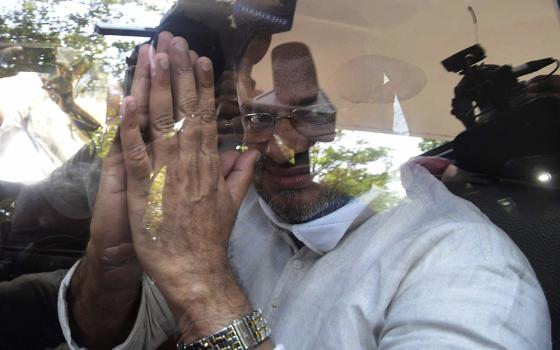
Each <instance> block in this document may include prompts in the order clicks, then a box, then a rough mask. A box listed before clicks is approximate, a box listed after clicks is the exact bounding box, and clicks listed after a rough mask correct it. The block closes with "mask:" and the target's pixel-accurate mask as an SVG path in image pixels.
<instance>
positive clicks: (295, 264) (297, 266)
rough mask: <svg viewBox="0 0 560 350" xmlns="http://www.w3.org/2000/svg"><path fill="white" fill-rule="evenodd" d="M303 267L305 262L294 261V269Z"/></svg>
mask: <svg viewBox="0 0 560 350" xmlns="http://www.w3.org/2000/svg"><path fill="white" fill-rule="evenodd" d="M302 267H303V263H302V262H301V260H294V261H292V268H293V269H294V270H301V268H302Z"/></svg>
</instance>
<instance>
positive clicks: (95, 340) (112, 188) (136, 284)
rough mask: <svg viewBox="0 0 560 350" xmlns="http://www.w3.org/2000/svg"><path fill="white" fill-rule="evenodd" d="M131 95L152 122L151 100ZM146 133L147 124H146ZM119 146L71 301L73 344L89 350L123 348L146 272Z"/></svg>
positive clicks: (139, 77) (141, 63)
mask: <svg viewBox="0 0 560 350" xmlns="http://www.w3.org/2000/svg"><path fill="white" fill-rule="evenodd" d="M150 50H151V47H150V46H149V45H144V46H143V47H142V48H141V49H140V52H139V58H138V63H137V66H136V71H135V75H134V81H135V84H133V86H137V87H140V86H142V85H144V84H149V83H150V57H149V56H150ZM142 91H143V90H141V89H136V90H132V91H131V95H133V96H135V98H136V99H137V100H138V101H142V102H141V103H139V113H141V116H142V117H144V118H147V115H148V113H149V111H148V99H147V98H146V96H142ZM143 124H144V125H143V130H145V131H146V129H147V126H148V120H147V119H146V120H144V123H143ZM125 156H127V155H123V153H122V148H121V146H120V141H119V140H115V141H114V142H113V144H112V146H111V150H110V151H109V154H108V156H107V157H106V158H105V159H103V161H102V170H101V177H100V182H99V190H98V193H97V198H96V201H95V207H94V210H93V217H92V221H91V226H90V233H91V238H90V241H89V243H88V247H87V251H86V256H85V257H84V258H83V259H82V261H81V262H80V264H79V266H78V268H77V270H76V272H75V274H74V276H73V278H72V282H71V285H70V290H69V293H68V295H67V300H68V302H69V309H70V320H69V321H70V325H71V330H72V336H73V338H74V340H75V341H76V342H77V343H78V344H80V345H82V346H86V347H88V348H95V349H97V348H102V349H106V348H107V349H110V348H113V347H114V346H116V345H118V344H120V343H122V342H123V341H124V340H125V339H126V337H127V335H128V333H129V332H130V329H131V328H132V326H133V324H134V320H135V318H136V314H137V310H138V304H139V300H140V290H141V289H140V284H141V281H142V268H141V266H140V265H139V264H138V262H137V261H136V257H135V253H134V249H133V247H132V240H131V234H130V225H129V221H128V210H127V204H126V173H125V168H124V157H125Z"/></svg>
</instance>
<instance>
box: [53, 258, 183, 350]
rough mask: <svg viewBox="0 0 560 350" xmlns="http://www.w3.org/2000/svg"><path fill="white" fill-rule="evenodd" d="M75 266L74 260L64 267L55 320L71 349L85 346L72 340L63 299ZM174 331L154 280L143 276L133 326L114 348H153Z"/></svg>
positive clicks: (65, 303) (170, 316)
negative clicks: (68, 267)
mask: <svg viewBox="0 0 560 350" xmlns="http://www.w3.org/2000/svg"><path fill="white" fill-rule="evenodd" d="M77 266H78V263H76V264H74V266H72V268H71V269H70V270H68V272H67V273H66V276H65V277H64V279H63V280H62V284H61V285H60V290H59V292H58V320H59V322H60V326H61V327H62V334H63V335H64V338H65V340H66V342H67V343H68V345H69V347H70V349H71V350H78V349H80V350H81V349H85V348H84V347H81V346H80V345H78V344H77V343H76V342H75V341H74V339H72V332H71V330H70V325H69V321H68V304H67V302H66V291H67V290H68V287H69V286H70V281H71V280H72V276H73V274H74V271H75V270H76V267H77ZM175 331H176V324H175V321H174V319H173V315H172V313H171V311H170V310H169V307H168V306H167V303H166V302H165V300H164V299H163V296H162V295H161V293H160V292H159V290H158V289H157V288H156V287H155V285H154V283H153V282H152V281H151V280H150V279H148V278H146V277H145V278H144V279H143V281H142V299H141V301H140V306H139V307H138V315H137V316H136V321H135V322H134V326H133V327H132V330H131V331H130V334H129V335H128V337H127V338H126V340H125V341H124V343H122V344H120V345H118V346H116V347H115V348H114V350H128V349H131V350H136V349H146V350H148V349H156V348H157V347H158V346H159V345H161V344H162V343H163V342H165V341H166V340H167V339H168V338H169V337H170V336H171V335H173V334H174V333H175Z"/></svg>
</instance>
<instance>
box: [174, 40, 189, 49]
mask: <svg viewBox="0 0 560 350" xmlns="http://www.w3.org/2000/svg"><path fill="white" fill-rule="evenodd" d="M175 49H176V50H177V51H179V52H187V43H186V42H185V41H184V40H177V42H176V43H175Z"/></svg>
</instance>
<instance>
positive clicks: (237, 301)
mask: <svg viewBox="0 0 560 350" xmlns="http://www.w3.org/2000/svg"><path fill="white" fill-rule="evenodd" d="M122 115H123V118H122V122H121V126H120V142H115V144H114V145H113V147H112V149H111V152H110V154H109V156H108V157H107V158H106V159H105V160H104V161H103V169H102V175H101V182H100V189H99V192H98V197H97V204H96V207H95V209H94V217H93V219H92V227H91V236H92V238H91V241H90V244H89V246H88V250H87V255H86V257H85V258H84V259H83V261H82V262H81V263H80V266H79V267H78V270H77V272H76V274H75V275H74V277H73V280H72V285H71V289H70V292H69V294H70V297H69V298H68V299H69V300H70V304H71V308H72V312H71V314H72V315H73V322H71V323H72V324H73V328H74V329H73V333H74V335H76V337H77V339H79V340H78V341H79V342H80V343H81V344H83V345H86V346H90V347H95V348H110V347H113V346H116V345H118V344H119V343H120V342H122V341H123V340H124V339H125V338H126V335H127V333H128V332H129V331H130V328H131V327H132V323H133V321H134V315H135V313H136V312H137V308H138V302H139V294H138V290H139V286H140V280H141V278H140V277H141V275H140V273H139V272H140V271H144V272H145V273H146V274H147V275H148V276H149V277H150V278H151V279H152V280H153V281H154V282H155V283H156V285H157V287H158V289H159V290H160V291H161V293H162V295H163V296H164V298H165V300H166V302H167V304H168V305H169V307H170V310H171V311H172V313H173V315H174V317H175V320H176V322H177V325H178V327H179V331H180V332H181V333H182V337H183V341H184V342H185V343H190V342H192V341H195V340H197V339H200V338H203V337H206V336H208V335H211V334H213V333H215V332H216V331H219V330H221V329H222V328H223V327H225V326H226V325H227V324H228V323H229V322H230V321H232V320H233V319H237V318H240V317H243V316H244V315H246V314H248V313H250V312H251V311H252V307H251V305H250V304H249V302H248V300H247V299H246V297H245V296H244V294H243V292H242V290H241V288H240V286H239V284H238V282H237V281H236V279H235V277H234V273H233V270H232V268H231V266H230V263H229V259H228V256H227V249H228V242H229V237H230V234H231V231H232V228H233V225H234V223H235V219H236V216H237V211H238V209H239V206H240V204H241V201H242V200H243V197H244V196H245V193H246V191H247V189H248V187H249V185H250V183H251V179H252V173H253V169H254V163H255V161H256V158H257V157H258V152H257V151H248V152H245V153H243V154H239V153H238V152H235V151H230V152H226V153H224V154H220V153H219V152H218V144H217V140H218V135H217V123H216V113H215V102H214V76H213V71H212V62H211V61H210V60H209V59H208V58H205V57H198V55H197V54H196V53H195V52H193V51H190V50H189V48H188V43H187V42H186V40H185V39H183V38H181V37H173V35H172V34H170V33H168V32H162V33H161V34H160V35H159V38H158V46H157V48H153V47H151V46H149V45H144V46H143V47H142V48H141V49H140V52H139V58H138V63H137V66H136V71H135V75H134V79H133V82H132V89H131V96H129V97H127V98H126V99H125V101H124V103H123V112H122ZM121 278H122V282H118V283H117V286H115V284H114V282H115V281H121ZM131 295H134V297H132V298H131ZM131 300H132V301H131ZM108 317H109V318H111V320H110V322H108V323H107V320H106V319H105V318H108ZM263 346H264V347H268V346H270V344H269V343H264V344H263Z"/></svg>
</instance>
